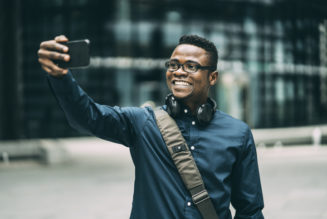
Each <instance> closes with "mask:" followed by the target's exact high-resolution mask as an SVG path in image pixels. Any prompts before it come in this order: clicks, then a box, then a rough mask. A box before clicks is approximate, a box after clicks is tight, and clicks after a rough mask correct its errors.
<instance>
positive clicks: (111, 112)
mask: <svg viewBox="0 0 327 219" xmlns="http://www.w3.org/2000/svg"><path fill="white" fill-rule="evenodd" d="M48 79H49V84H50V87H51V88H52V90H53V92H54V94H55V96H56V98H57V100H58V102H59V104H60V106H61V108H62V109H63V110H64V112H65V115H66V117H67V120H68V122H69V124H70V125H71V126H72V127H74V128H75V129H77V130H79V131H82V132H86V133H89V134H92V135H95V136H97V137H100V138H103V139H106V140H109V141H113V142H116V143H120V144H122V145H125V146H127V147H129V150H130V154H131V157H132V160H133V163H134V166H135V184H134V195H133V204H132V211H131V215H130V218H132V219H153V218H156V219H182V218H187V219H191V218H194V219H201V218H202V217H201V215H200V212H199V211H198V209H197V208H196V206H195V205H194V204H193V203H192V198H191V195H190V193H189V192H188V190H187V189H186V187H185V186H184V184H183V181H182V179H181V177H180V175H179V173H178V171H177V168H176V166H175V165H174V163H173V160H172V158H171V156H170V154H169V152H168V149H167V146H166V145H165V142H164V140H163V138H162V136H161V133H160V131H159V129H158V127H157V124H156V120H155V117H154V113H153V110H152V109H151V108H148V107H146V108H139V107H122V108H121V107H117V106H114V107H110V106H105V105H100V104H97V103H95V102H94V101H93V100H92V99H91V98H90V97H89V96H88V95H87V94H86V93H85V92H84V91H83V90H82V89H81V88H80V87H79V86H78V84H77V82H76V81H75V80H74V78H73V77H72V75H71V74H70V73H69V74H68V75H66V76H63V77H62V78H59V79H58V78H54V77H52V76H49V77H48ZM163 108H164V109H165V106H164V107H163ZM175 121H176V123H177V125H178V127H179V128H180V130H181V132H182V135H183V136H184V138H185V140H186V142H187V144H188V145H189V147H190V151H191V153H192V155H193V157H194V160H195V162H196V164H197V166H198V169H199V171H200V173H201V175H202V178H203V181H204V184H205V186H206V188H207V190H208V193H209V195H210V197H211V198H212V202H213V204H214V207H215V210H216V212H217V214H218V216H219V218H220V219H230V218H232V215H231V212H230V203H231V204H232V206H233V207H234V208H235V209H236V215H235V219H262V218H263V215H262V212H261V210H262V208H263V197H262V190H261V183H260V177H259V169H258V163H257V155H256V148H255V144H254V141H253V137H252V134H251V131H250V129H249V127H248V126H247V125H246V124H245V123H243V122H241V121H240V120H237V119H234V118H232V117H231V116H229V115H227V114H225V113H223V112H221V111H219V110H217V111H216V112H215V113H214V117H213V119H212V121H211V122H210V123H209V124H208V125H206V126H199V125H198V124H197V122H196V119H195V117H194V116H192V114H191V113H190V110H189V109H187V108H185V109H184V110H183V113H182V115H181V116H179V117H177V118H175ZM126 210H127V209H126Z"/></svg>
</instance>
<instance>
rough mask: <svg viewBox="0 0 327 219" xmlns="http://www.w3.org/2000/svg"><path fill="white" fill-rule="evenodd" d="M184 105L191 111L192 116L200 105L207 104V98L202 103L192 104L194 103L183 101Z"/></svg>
mask: <svg viewBox="0 0 327 219" xmlns="http://www.w3.org/2000/svg"><path fill="white" fill-rule="evenodd" d="M183 102H184V104H185V105H186V106H187V107H188V108H189V109H190V110H191V113H192V115H195V114H196V110H197V109H198V108H199V106H201V105H202V104H204V103H206V102H207V98H206V99H205V100H202V101H198V102H194V101H183Z"/></svg>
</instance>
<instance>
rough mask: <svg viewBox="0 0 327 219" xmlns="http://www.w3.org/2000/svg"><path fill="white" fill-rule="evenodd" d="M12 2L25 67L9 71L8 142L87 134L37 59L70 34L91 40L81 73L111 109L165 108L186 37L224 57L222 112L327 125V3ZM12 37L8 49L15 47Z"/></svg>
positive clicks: (257, 122) (254, 120)
mask: <svg viewBox="0 0 327 219" xmlns="http://www.w3.org/2000/svg"><path fill="white" fill-rule="evenodd" d="M12 2H14V3H7V4H6V3H1V4H2V5H1V6H2V7H1V9H0V10H1V12H2V14H3V13H4V15H2V16H4V17H6V16H7V17H9V20H11V21H12V22H14V23H15V25H14V27H15V28H12V30H10V31H11V32H10V33H11V34H12V36H14V38H11V39H12V40H11V41H10V43H12V44H13V45H16V47H15V51H16V52H15V53H14V54H12V58H11V59H10V60H9V64H10V63H11V64H15V66H18V67H17V68H16V69H13V74H14V76H15V77H14V76H6V75H7V73H8V71H9V70H10V68H2V70H1V72H0V74H1V79H2V85H0V86H2V92H1V93H0V95H1V97H2V101H0V104H1V105H0V110H1V112H8V115H9V118H8V119H2V120H1V124H2V125H1V127H2V130H6V127H8V124H14V127H12V130H14V133H11V132H7V134H2V136H0V138H2V139H6V138H46V137H69V136H78V135H80V134H79V133H77V132H76V131H74V130H72V129H71V128H70V127H69V126H68V124H67V122H66V120H65V118H64V115H63V113H62V111H61V110H60V108H59V106H58V105H57V103H56V101H55V99H54V97H53V96H52V94H51V92H50V90H49V88H48V85H47V82H46V80H45V77H44V74H45V73H44V72H42V70H41V68H40V65H39V64H38V62H37V55H36V52H37V50H38V47H39V44H40V42H41V41H44V40H49V39H53V38H54V37H55V36H57V35H60V34H64V35H66V36H67V37H68V38H69V39H71V40H74V39H83V38H88V39H89V40H90V41H91V66H90V67H89V68H86V69H82V70H74V71H73V74H74V76H75V77H76V79H77V80H78V82H79V83H80V85H81V86H82V87H83V89H84V90H86V92H87V93H88V94H89V95H90V96H91V97H93V98H94V99H95V100H96V101H97V102H100V103H103V104H108V105H113V104H116V105H120V106H130V105H137V106H139V105H141V104H143V103H144V102H146V101H148V100H152V101H154V102H155V103H156V104H158V105H160V104H163V100H164V97H165V96H166V95H167V93H168V92H169V91H168V89H167V87H166V85H165V69H164V65H163V63H164V61H165V60H166V59H168V58H169V56H170V54H171V52H172V51H173V49H174V47H175V46H176V44H177V43H178V39H179V37H180V36H181V35H183V34H197V35H200V36H204V37H206V38H208V39H209V40H211V41H213V42H214V43H215V45H216V46H217V48H218V51H219V62H218V70H219V76H220V78H219V83H218V84H217V86H215V87H214V88H213V89H212V91H211V96H212V97H214V99H216V101H217V103H218V107H219V108H220V109H221V110H222V111H225V112H227V113H229V114H231V115H232V116H234V117H237V118H239V119H242V120H244V121H246V122H247V123H248V124H249V125H250V126H251V127H252V128H267V127H289V126H304V125H312V124H321V123H326V122H327V49H326V48H327V21H326V20H327V13H326V12H327V2H325V1H322V0H321V1H314V3H313V2H309V1H295V0H237V1H236V0H230V1H224V0H220V1H219V0H215V1H214V0H202V1H198V0H187V1H186V0H174V1H173V0H160V1H158V0H111V1H105V0H74V1H73V0H65V1H64V0H47V1H44V0H33V1H32V0H24V1H23V0H15V1H12ZM8 8H9V9H10V10H8ZM13 12H14V13H15V17H14V16H12V13H13ZM6 28H7V29H8V28H9V27H8V23H7V22H5V21H2V25H1V31H6ZM9 37H10V36H8V38H9ZM5 39H6V38H5V37H2V39H1V42H2V43H1V45H2V46H3V47H4V48H5V49H6V47H5V46H6V45H5V43H4V41H5ZM7 50H9V48H7ZM4 51H6V50H3V52H1V53H0V54H1V55H4V54H5V52H4ZM1 60H2V61H3V62H4V58H2V59H1ZM9 64H8V63H7V65H9ZM5 65H6V64H5ZM8 77H9V79H10V77H14V78H11V79H12V80H10V81H12V82H11V83H13V84H14V83H15V85H14V86H11V90H13V91H14V94H15V95H14V96H12V95H11V94H8V91H7V90H5V89H4V87H5V86H9V85H10V84H9V85H6V84H7V82H8V80H9V79H8ZM4 81H7V82H4ZM12 98H14V101H13V103H12V105H9V106H8V105H7V104H6V101H8V100H11V99H12ZM9 107H10V108H9ZM11 108H12V109H15V110H13V111H11V110H10V109H11ZM14 112H15V113H14ZM15 127H19V128H18V129H15ZM0 130H1V129H0ZM3 133H6V132H3Z"/></svg>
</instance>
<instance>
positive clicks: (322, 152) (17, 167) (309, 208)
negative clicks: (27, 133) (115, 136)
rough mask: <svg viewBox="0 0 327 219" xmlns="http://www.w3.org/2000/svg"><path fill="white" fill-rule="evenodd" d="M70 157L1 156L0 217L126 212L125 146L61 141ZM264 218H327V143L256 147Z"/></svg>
mask: <svg viewBox="0 0 327 219" xmlns="http://www.w3.org/2000/svg"><path fill="white" fill-rule="evenodd" d="M62 143H63V146H64V147H65V148H66V150H67V151H68V152H69V155H70V156H71V159H70V161H67V162H66V163H62V164H57V165H49V166H47V165H43V164H39V163H37V162H35V161H26V160H25V161H15V162H11V163H9V164H5V163H3V162H0V219H68V218H69V219H71V218H79V219H102V218H122V219H123V218H128V217H129V213H130V209H131V204H132V203H131V201H132V195H133V178H134V169H133V165H132V161H131V159H130V157H129V152H128V149H127V148H125V147H123V146H120V145H117V144H112V143H109V142H105V141H102V140H97V139H94V138H80V139H71V140H69V139H68V140H66V141H65V142H62ZM258 159H259V167H260V171H261V180H262V186H263V191H264V199H265V205H266V207H265V209H264V214H265V216H266V218H268V219H275V218H276V219H292V218H294V219H311V218H319V219H327V207H326V206H327V205H326V203H327V182H326V181H327V170H326V167H327V147H326V146H323V147H313V146H298V147H286V148H283V147H276V148H258Z"/></svg>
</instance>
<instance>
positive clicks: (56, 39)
mask: <svg viewBox="0 0 327 219" xmlns="http://www.w3.org/2000/svg"><path fill="white" fill-rule="evenodd" d="M55 41H56V42H67V41H68V38H67V37H66V36H65V35H60V36H56V37H55Z"/></svg>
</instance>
